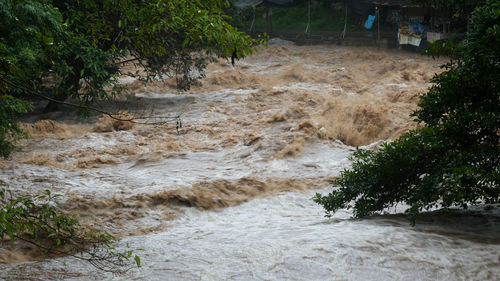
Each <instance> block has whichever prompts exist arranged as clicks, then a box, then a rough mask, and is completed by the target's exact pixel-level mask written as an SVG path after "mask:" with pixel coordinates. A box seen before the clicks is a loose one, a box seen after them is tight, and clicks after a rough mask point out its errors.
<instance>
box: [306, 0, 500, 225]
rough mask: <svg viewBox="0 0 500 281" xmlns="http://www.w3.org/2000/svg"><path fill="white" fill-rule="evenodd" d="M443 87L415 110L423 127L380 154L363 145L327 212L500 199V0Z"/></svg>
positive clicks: (479, 18)
mask: <svg viewBox="0 0 500 281" xmlns="http://www.w3.org/2000/svg"><path fill="white" fill-rule="evenodd" d="M470 24H471V28H470V30H469V32H468V36H467V39H466V40H465V42H463V44H461V45H460V46H459V47H457V48H458V49H457V50H456V51H455V52H451V53H450V54H454V55H453V57H452V58H451V59H452V60H451V61H450V62H449V63H448V64H446V65H445V66H444V67H445V68H446V71H444V72H442V73H441V74H438V75H435V76H434V78H433V79H432V82H434V83H435V84H434V85H433V86H432V87H431V88H430V89H429V91H428V92H427V93H425V94H424V95H422V96H421V97H420V103H419V108H418V109H417V110H416V111H415V112H414V113H413V116H414V117H416V121H418V122H421V123H423V124H424V125H425V126H423V127H422V128H420V129H417V130H413V131H410V132H408V133H406V134H404V135H403V136H401V137H400V138H399V139H397V140H396V141H394V142H392V143H387V144H385V145H383V146H382V148H381V149H380V150H379V151H378V152H374V151H364V150H358V151H357V152H356V153H355V154H354V155H353V158H352V160H353V165H352V168H351V169H349V170H345V171H344V172H343V173H342V174H341V175H340V177H339V178H338V179H337V180H335V181H334V185H338V186H339V187H340V188H339V189H337V190H334V191H333V192H332V193H330V194H328V195H326V196H322V195H320V194H316V197H315V198H314V200H315V201H316V202H317V203H319V204H321V205H323V206H324V208H325V210H326V212H327V215H331V214H332V213H333V212H335V211H336V210H338V209H340V208H353V211H354V216H355V217H363V216H367V215H371V214H373V213H375V212H379V211H382V210H384V209H385V208H387V207H390V206H393V205H395V204H397V203H399V202H402V203H405V204H408V205H409V208H408V210H407V212H408V213H409V215H410V219H411V220H412V221H413V222H414V218H415V216H416V215H417V214H418V213H419V212H420V211H421V210H424V209H428V208H431V207H437V206H441V207H450V206H461V207H463V208H466V207H467V206H468V205H469V204H475V203H481V202H485V203H490V202H498V201H499V200H500V136H499V134H500V106H499V105H500V94H499V92H500V87H499V83H500V3H499V2H498V1H488V2H487V4H486V5H485V6H483V7H481V8H478V9H477V10H476V11H475V12H474V13H473V15H472V17H471V19H470Z"/></svg>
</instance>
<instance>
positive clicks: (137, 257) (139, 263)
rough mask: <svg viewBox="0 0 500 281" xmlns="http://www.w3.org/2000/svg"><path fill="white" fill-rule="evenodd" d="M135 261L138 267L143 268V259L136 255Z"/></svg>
mask: <svg viewBox="0 0 500 281" xmlns="http://www.w3.org/2000/svg"><path fill="white" fill-rule="evenodd" d="M134 260H135V265H136V266H137V267H141V258H140V257H139V256H137V255H136V256H135V257H134Z"/></svg>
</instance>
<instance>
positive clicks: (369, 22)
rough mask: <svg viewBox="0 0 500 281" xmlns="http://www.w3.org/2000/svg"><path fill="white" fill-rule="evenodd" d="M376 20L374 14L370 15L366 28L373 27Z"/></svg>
mask: <svg viewBox="0 0 500 281" xmlns="http://www.w3.org/2000/svg"><path fill="white" fill-rule="evenodd" d="M374 20H375V16H373V15H368V19H367V20H366V22H365V28H366V29H371V28H372V26H373V21H374Z"/></svg>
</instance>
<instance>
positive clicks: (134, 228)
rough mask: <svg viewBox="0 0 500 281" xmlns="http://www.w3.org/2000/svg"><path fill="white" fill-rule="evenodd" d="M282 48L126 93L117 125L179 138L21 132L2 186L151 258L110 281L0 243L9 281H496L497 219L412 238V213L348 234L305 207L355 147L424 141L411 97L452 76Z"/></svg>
mask: <svg viewBox="0 0 500 281" xmlns="http://www.w3.org/2000/svg"><path fill="white" fill-rule="evenodd" d="M275 43H280V44H272V45H270V46H269V48H267V49H261V50H259V51H258V52H256V53H255V54H254V55H252V56H250V57H248V58H246V59H244V60H241V61H238V62H237V64H236V65H235V66H234V67H233V66H232V65H231V64H230V62H228V61H226V60H220V61H218V62H216V63H213V64H211V65H209V67H208V70H207V77H206V78H204V79H203V80H201V81H200V83H198V84H196V85H195V86H194V87H193V88H192V89H191V90H190V91H188V92H184V93H179V92H178V91H177V90H176V89H175V88H174V87H173V82H172V81H171V80H168V79H167V80H165V81H160V82H154V83H150V84H147V85H144V84H142V83H141V82H139V81H136V80H134V79H132V78H131V77H127V76H123V77H121V78H120V81H121V83H123V84H124V85H127V86H128V90H126V91H125V92H124V94H123V96H122V97H121V100H120V101H119V103H121V104H122V105H128V108H129V112H128V113H125V112H124V113H123V114H125V115H127V114H135V115H139V114H153V115H155V116H178V115H179V116H180V121H181V122H182V128H179V130H177V129H176V122H175V121H173V122H169V123H167V124H166V125H162V126H152V125H138V124H135V125H134V124H129V123H125V122H118V121H114V120H110V119H109V118H105V117H100V118H99V116H92V117H91V118H89V119H88V120H86V121H82V120H78V119H75V118H72V117H68V116H65V115H61V114H52V115H43V116H32V117H29V118H28V119H27V120H23V122H24V123H23V127H24V128H25V130H26V131H27V132H28V134H29V135H30V139H28V140H24V141H22V142H21V143H20V147H21V149H20V151H17V152H15V153H14V154H13V155H12V157H11V158H10V159H7V160H0V180H2V181H5V182H7V183H8V184H9V185H10V186H11V187H12V188H13V189H15V192H16V193H17V194H37V193H41V192H43V191H44V190H45V189H50V190H51V191H52V192H53V193H57V194H61V195H63V196H62V197H61V198H62V199H61V207H62V208H63V209H64V210H65V211H66V212H68V213H73V214H77V215H78V216H79V218H80V220H81V221H82V223H83V224H85V225H89V226H93V227H99V228H103V229H105V230H107V231H109V232H111V233H112V234H114V235H115V236H117V237H119V243H118V245H119V247H124V246H125V245H126V244H127V243H128V244H129V245H130V247H131V248H133V249H137V248H140V249H143V250H142V251H140V252H139V253H138V254H139V255H140V256H141V259H142V267H141V268H140V269H132V270H130V271H128V272H127V273H126V274H124V275H113V274H110V273H109V274H108V273H103V272H100V271H98V270H96V269H94V268H93V267H92V266H91V265H90V264H87V263H85V262H83V261H79V260H74V259H70V258H64V257H62V258H57V259H43V258H41V257H39V256H38V255H37V254H36V252H35V250H34V249H32V248H31V247H29V246H27V245H16V246H15V247H14V246H8V245H7V244H1V245H3V246H0V280H499V276H500V211H499V209H500V206H490V207H488V208H484V207H474V208H471V209H470V210H468V211H457V212H450V213H449V214H445V215H438V214H437V213H434V212H431V213H426V214H423V215H422V216H421V217H420V218H419V220H417V226H416V227H411V226H409V223H408V221H407V220H406V218H405V217H404V216H402V215H399V214H398V213H401V212H402V211H404V210H405V206H397V207H394V208H391V209H388V210H386V212H384V214H380V215H378V216H375V217H371V218H368V219H364V220H353V219H350V216H351V213H350V211H348V210H340V211H339V212H337V213H336V214H335V215H334V216H333V217H332V218H326V217H324V211H323V209H322V208H321V207H320V206H318V205H316V204H315V203H314V202H312V200H311V198H312V196H313V195H314V194H315V193H316V192H320V193H327V192H329V191H331V190H332V188H333V187H331V186H330V184H329V182H330V181H331V180H332V179H333V178H335V177H336V176H338V175H339V173H340V172H341V171H342V170H343V169H345V168H348V167H349V166H350V161H349V159H348V157H349V155H351V154H352V153H353V151H354V150H355V147H357V146H364V147H365V148H368V149H376V147H377V145H378V144H380V143H381V142H383V141H386V140H391V139H395V138H397V137H398V136H400V135H401V134H402V133H404V132H405V131H407V130H409V129H412V128H415V127H416V124H415V123H413V122H412V118H411V117H409V114H410V113H411V112H412V111H413V110H414V109H415V108H416V105H417V102H418V98H417V97H416V94H418V93H421V92H423V91H425V89H426V88H428V87H429V86H430V85H431V84H430V78H431V77H432V76H433V74H434V73H436V72H438V71H441V69H440V68H439V65H440V64H442V63H443V62H444V61H436V60H432V59H431V58H427V57H422V56H420V55H418V54H413V53H408V52H400V51H395V50H377V49H373V48H371V49H370V48H351V49H349V48H345V47H338V46H294V45H291V44H286V42H279V41H275ZM129 68H132V66H129ZM42 119H50V120H42ZM165 120H167V119H165ZM65 264H67V265H66V266H65Z"/></svg>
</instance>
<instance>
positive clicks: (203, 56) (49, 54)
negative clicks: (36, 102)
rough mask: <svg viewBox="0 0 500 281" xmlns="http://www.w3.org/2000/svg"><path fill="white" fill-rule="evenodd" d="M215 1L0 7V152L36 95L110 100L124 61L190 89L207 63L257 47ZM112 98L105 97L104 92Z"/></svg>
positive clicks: (110, 0) (45, 2)
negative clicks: (229, 21)
mask: <svg viewBox="0 0 500 281" xmlns="http://www.w3.org/2000/svg"><path fill="white" fill-rule="evenodd" d="M228 4H229V3H228V2H227V1H219V0H208V1H198V0H178V1H163V0H157V1H151V0H141V1H134V0H99V1H94V0H92V1H91V0H76V1H65V0H0V24H1V26H2V29H1V30H0V114H2V119H1V121H0V153H1V155H2V156H7V155H8V154H9V152H10V151H11V150H12V148H13V145H12V144H13V141H15V139H16V137H19V136H22V134H21V130H20V129H19V127H18V126H17V125H16V123H15V122H14V116H15V115H16V114H22V113H25V112H27V111H28V110H30V106H29V101H30V100H31V99H32V98H33V96H34V95H38V97H44V98H49V99H53V101H55V102H52V103H50V104H49V106H48V107H47V108H46V111H52V110H54V109H55V108H56V105H57V101H64V100H65V99H66V98H68V97H71V98H72V99H73V100H74V101H77V102H78V103H79V104H81V105H84V106H88V105H91V104H92V103H93V102H94V101H96V100H99V99H106V98H109V97H110V96H112V95H113V93H115V92H116V90H119V87H117V79H116V78H117V77H118V76H119V74H120V66H121V65H122V63H123V62H124V61H127V62H130V61H132V62H134V63H136V64H137V65H138V66H140V67H142V68H143V69H144V71H145V73H146V75H145V76H143V77H141V78H143V79H145V80H150V79H154V78H155V77H165V76H167V77H168V76H170V77H176V78H177V82H178V87H179V88H180V89H184V90H185V89H189V86H190V85H191V84H192V83H193V81H194V80H196V79H198V78H201V77H203V76H204V68H205V67H206V65H207V63H208V62H209V61H210V59H212V58H213V57H216V56H219V57H228V56H231V54H233V53H234V54H235V55H236V56H237V58H240V57H243V56H245V55H247V54H249V53H251V52H252V49H253V46H255V45H256V44H257V43H258V42H259V41H257V40H254V39H252V38H250V37H249V36H247V35H244V34H243V33H241V32H239V31H238V30H237V29H236V28H234V27H232V26H231V25H230V24H228V22H227V20H228V18H227V16H225V15H224V13H223V8H224V7H225V6H226V5H228ZM106 87H109V88H112V89H113V91H111V92H110V91H106V90H105V88H106Z"/></svg>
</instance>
